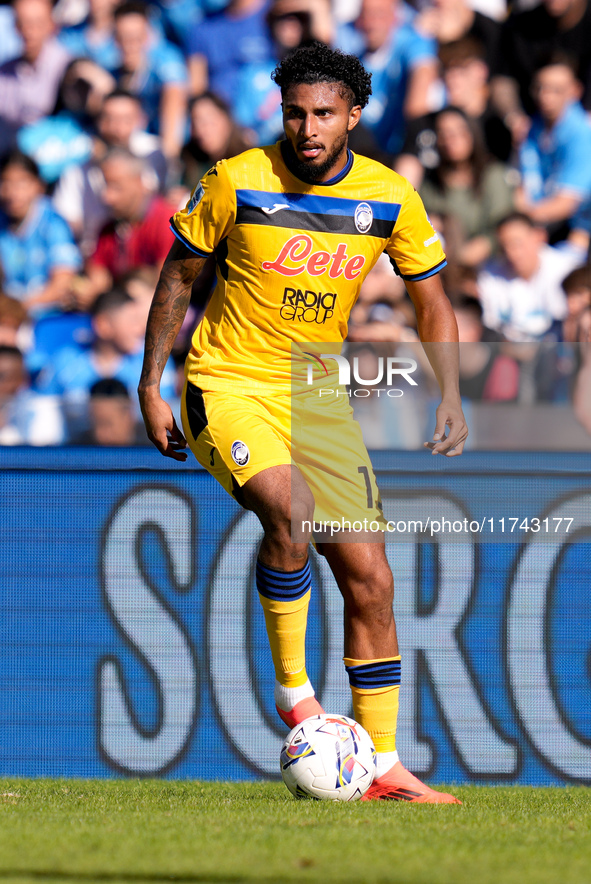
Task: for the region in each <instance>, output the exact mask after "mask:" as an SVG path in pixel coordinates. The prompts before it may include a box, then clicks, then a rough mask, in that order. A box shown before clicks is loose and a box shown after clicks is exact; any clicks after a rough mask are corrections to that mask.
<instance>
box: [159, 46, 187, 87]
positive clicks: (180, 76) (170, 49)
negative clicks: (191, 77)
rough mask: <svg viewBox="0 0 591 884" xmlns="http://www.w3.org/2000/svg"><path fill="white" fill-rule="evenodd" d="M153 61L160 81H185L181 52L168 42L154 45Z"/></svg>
mask: <svg viewBox="0 0 591 884" xmlns="http://www.w3.org/2000/svg"><path fill="white" fill-rule="evenodd" d="M153 61H154V62H155V67H156V71H157V73H158V77H159V79H160V81H161V82H162V83H186V82H187V68H186V66H185V61H184V59H183V56H182V54H181V52H180V51H179V50H178V49H177V48H176V46H171V45H170V44H169V43H164V44H163V43H158V44H157V45H156V46H155V47H154V54H153Z"/></svg>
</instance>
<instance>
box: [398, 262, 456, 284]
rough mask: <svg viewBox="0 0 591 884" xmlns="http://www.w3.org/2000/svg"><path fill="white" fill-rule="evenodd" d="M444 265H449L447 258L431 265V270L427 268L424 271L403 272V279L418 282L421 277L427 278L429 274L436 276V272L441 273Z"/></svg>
mask: <svg viewBox="0 0 591 884" xmlns="http://www.w3.org/2000/svg"><path fill="white" fill-rule="evenodd" d="M444 267H447V261H446V260H445V259H444V260H443V261H440V262H439V264H436V265H435V267H431V269H430V270H425V271H424V273H407V274H405V273H401V274H400V276H401V277H402V279H410V280H412V281H416V282H418V281H419V279H427V278H428V277H429V276H435V274H436V273H439V271H440V270H443V268H444Z"/></svg>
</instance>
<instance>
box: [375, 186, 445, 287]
mask: <svg viewBox="0 0 591 884" xmlns="http://www.w3.org/2000/svg"><path fill="white" fill-rule="evenodd" d="M385 251H386V254H387V255H388V256H389V257H390V260H391V261H392V264H393V265H394V269H395V270H396V273H398V275H399V276H401V277H402V279H408V280H419V279H426V278H427V277H428V276H433V274H434V273H437V272H438V271H439V270H442V269H443V267H445V265H446V264H447V261H446V259H445V252H444V251H443V248H442V246H441V241H440V239H439V236H438V234H437V233H436V231H435V229H434V228H433V225H432V224H431V222H430V221H429V218H428V217H427V213H426V211H425V207H424V205H423V203H422V200H421V198H420V196H419V195H418V193H417V192H416V190H414V188H412V187H411V185H410V184H409V185H408V189H407V191H406V193H405V195H404V199H403V202H402V206H401V208H400V213H399V215H398V219H397V221H396V224H395V226H394V230H393V232H392V236H391V237H390V239H389V240H388V243H387V245H386V249H385Z"/></svg>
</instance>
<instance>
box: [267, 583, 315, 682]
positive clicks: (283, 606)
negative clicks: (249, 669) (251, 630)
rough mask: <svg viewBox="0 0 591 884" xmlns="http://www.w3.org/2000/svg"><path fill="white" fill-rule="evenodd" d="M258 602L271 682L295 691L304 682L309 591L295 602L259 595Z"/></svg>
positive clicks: (305, 676) (306, 676)
mask: <svg viewBox="0 0 591 884" xmlns="http://www.w3.org/2000/svg"><path fill="white" fill-rule="evenodd" d="M259 599H260V600H261V605H262V606H263V611H264V612H265V626H266V627H267V635H268V637H269V644H270V645H271V656H272V657H273V666H274V667H275V678H276V679H277V681H278V682H279V684H282V685H283V686H284V687H286V688H298V687H300V685H303V684H305V683H306V682H307V680H308V675H307V673H306V624H307V621H308V605H309V603H310V590H308V592H307V593H306V595H305V596H303V597H302V598H301V599H298V600H297V601H295V602H278V601H275V600H274V599H268V598H265V596H263V595H261V594H260V593H259Z"/></svg>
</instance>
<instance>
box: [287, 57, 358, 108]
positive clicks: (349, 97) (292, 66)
mask: <svg viewBox="0 0 591 884" xmlns="http://www.w3.org/2000/svg"><path fill="white" fill-rule="evenodd" d="M271 79H272V80H274V81H275V82H276V83H277V85H278V86H279V88H280V89H281V93H282V94H285V91H286V89H288V88H289V87H290V86H293V85H296V84H298V83H305V84H312V83H337V84H338V85H340V86H342V87H344V88H343V89H342V93H341V94H342V97H343V98H344V99H345V101H348V102H349V106H350V107H354V106H355V105H360V107H365V106H366V104H367V102H368V101H369V96H370V95H371V74H368V72H367V71H366V70H365V68H364V67H363V65H362V64H361V62H360V61H359V59H358V58H357V57H356V56H355V55H345V53H344V52H341V51H340V50H339V49H331V48H330V47H329V46H326V45H325V44H324V43H319V42H317V41H316V42H314V43H309V44H308V45H306V46H300V47H299V49H296V50H295V52H292V53H291V55H288V56H287V58H284V59H283V61H281V62H280V63H279V64H278V65H277V67H276V68H275V70H274V71H273V73H272V74H271Z"/></svg>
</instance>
